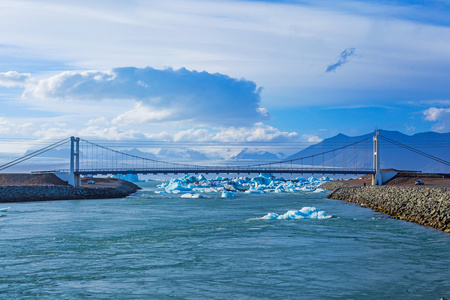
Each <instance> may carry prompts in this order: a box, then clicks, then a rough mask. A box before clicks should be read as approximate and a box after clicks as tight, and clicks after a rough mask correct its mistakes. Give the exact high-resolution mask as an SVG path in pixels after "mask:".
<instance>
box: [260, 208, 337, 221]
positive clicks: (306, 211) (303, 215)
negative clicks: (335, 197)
mask: <svg viewBox="0 0 450 300" xmlns="http://www.w3.org/2000/svg"><path fill="white" fill-rule="evenodd" d="M329 218H331V216H327V214H326V213H325V212H324V211H323V210H319V209H317V208H315V207H303V208H302V209H300V210H289V211H288V212H287V213H285V214H283V215H278V214H276V213H268V214H267V215H265V216H264V217H262V218H261V219H264V220H298V219H329Z"/></svg>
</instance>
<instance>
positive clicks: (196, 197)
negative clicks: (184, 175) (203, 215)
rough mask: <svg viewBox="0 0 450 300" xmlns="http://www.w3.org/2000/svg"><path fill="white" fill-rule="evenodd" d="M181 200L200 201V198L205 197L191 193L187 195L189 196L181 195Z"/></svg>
mask: <svg viewBox="0 0 450 300" xmlns="http://www.w3.org/2000/svg"><path fill="white" fill-rule="evenodd" d="M181 198H192V199H200V198H204V197H203V195H202V194H191V193H187V194H183V195H181Z"/></svg>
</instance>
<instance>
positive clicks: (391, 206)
mask: <svg viewBox="0 0 450 300" xmlns="http://www.w3.org/2000/svg"><path fill="white" fill-rule="evenodd" d="M321 188H324V189H328V190H331V191H332V192H331V193H330V194H329V195H328V196H327V198H329V199H336V200H344V201H348V202H353V203H357V204H360V205H365V206H367V207H370V208H371V209H373V210H374V211H377V212H381V213H385V214H388V215H391V216H393V217H395V218H397V219H402V220H406V221H410V222H415V223H418V224H420V225H424V226H429V227H433V228H436V229H439V230H443V231H445V232H448V233H450V189H448V188H426V187H414V186H366V187H352V186H349V185H348V184H346V183H344V182H328V183H325V184H323V185H322V186H321Z"/></svg>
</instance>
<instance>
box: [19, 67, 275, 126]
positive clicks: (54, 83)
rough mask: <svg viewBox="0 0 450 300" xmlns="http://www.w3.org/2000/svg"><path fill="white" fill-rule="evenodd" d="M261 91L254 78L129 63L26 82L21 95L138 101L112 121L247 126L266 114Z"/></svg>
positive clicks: (265, 116)
mask: <svg viewBox="0 0 450 300" xmlns="http://www.w3.org/2000/svg"><path fill="white" fill-rule="evenodd" d="M260 92H261V89H260V88H258V87H257V86H256V84H255V83H254V82H252V81H248V80H245V79H235V78H231V77H229V76H227V75H222V74H218V73H214V74H210V73H207V72H197V71H189V70H186V69H184V68H182V69H179V70H173V69H164V70H157V69H154V68H150V67H147V68H132V67H128V68H115V69H113V70H112V71H111V72H101V71H86V72H73V71H70V72H62V73H60V74H57V75H54V76H52V77H50V78H47V79H42V80H40V81H39V82H38V84H37V85H35V86H29V87H28V88H27V90H26V92H25V97H36V98H39V99H42V100H46V99H60V100H70V101H80V100H84V101H90V102H91V103H92V102H93V101H101V100H105V101H110V100H111V99H113V100H123V101H130V100H132V101H138V104H136V106H135V107H134V108H133V109H132V110H129V111H127V112H125V113H123V114H121V115H119V116H118V117H117V118H115V119H114V120H113V121H112V123H113V124H116V123H117V124H118V123H122V124H132V123H145V122H153V121H156V120H167V121H191V122H193V123H194V124H196V125H201V124H207V125H210V126H211V125H212V126H232V125H233V126H251V125H253V124H254V123H256V122H260V121H263V120H266V119H268V111H267V109H265V108H261V107H259V102H260ZM124 106H127V105H126V104H124Z"/></svg>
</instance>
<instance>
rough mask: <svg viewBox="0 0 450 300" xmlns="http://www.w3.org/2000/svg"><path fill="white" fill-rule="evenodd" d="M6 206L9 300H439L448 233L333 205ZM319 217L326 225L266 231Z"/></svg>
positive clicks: (153, 200)
mask: <svg viewBox="0 0 450 300" xmlns="http://www.w3.org/2000/svg"><path fill="white" fill-rule="evenodd" d="M145 187H146V188H145V189H144V190H142V191H140V192H138V193H137V194H135V195H133V196H131V197H128V198H123V199H106V200H77V201H49V202H28V203H13V204H0V208H3V207H10V209H9V210H8V211H7V212H0V215H1V217H0V245H1V247H0V298H1V299H21V298H26V299H33V298H38V299H45V298H51V299H80V298H90V299H130V298H131V299H276V298H286V299H325V298H326V299H439V298H441V297H450V280H449V278H450V234H448V233H444V232H441V231H438V230H434V229H430V228H427V227H422V226H419V225H417V224H414V223H409V222H405V221H400V220H393V219H390V218H388V217H386V216H385V215H382V214H379V213H375V212H373V211H371V210H370V209H367V208H362V207H359V206H356V205H354V204H349V203H346V202H341V201H336V200H329V199H325V198H324V196H325V195H324V194H314V193H293V194H262V195H247V194H238V195H237V197H236V198H226V199H223V198H219V197H220V194H206V195H205V196H207V197H208V198H203V199H189V198H181V197H180V195H170V194H155V193H154V192H153V190H154V188H153V186H152V185H148V184H146V185H145ZM303 207H316V208H318V209H320V210H323V211H325V212H326V214H327V215H331V216H332V217H331V218H329V219H296V220H270V219H269V220H267V219H262V218H261V217H263V216H265V215H267V214H268V213H276V214H279V215H281V214H284V213H286V212H287V211H289V210H299V209H301V208H303Z"/></svg>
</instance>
